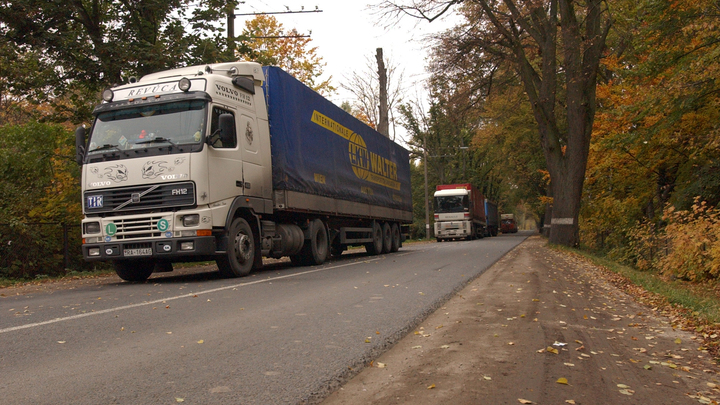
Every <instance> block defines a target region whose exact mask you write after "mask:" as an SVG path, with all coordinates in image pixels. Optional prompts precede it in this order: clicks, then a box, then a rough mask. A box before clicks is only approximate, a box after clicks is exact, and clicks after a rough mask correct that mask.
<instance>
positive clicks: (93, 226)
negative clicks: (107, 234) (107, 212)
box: [83, 222, 100, 234]
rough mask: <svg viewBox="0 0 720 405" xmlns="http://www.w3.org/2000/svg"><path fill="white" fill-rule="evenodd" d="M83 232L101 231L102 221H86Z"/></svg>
mask: <svg viewBox="0 0 720 405" xmlns="http://www.w3.org/2000/svg"><path fill="white" fill-rule="evenodd" d="M83 233H85V234H93V233H100V222H86V223H84V224H83Z"/></svg>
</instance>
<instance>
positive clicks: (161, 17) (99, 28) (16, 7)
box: [0, 0, 229, 123]
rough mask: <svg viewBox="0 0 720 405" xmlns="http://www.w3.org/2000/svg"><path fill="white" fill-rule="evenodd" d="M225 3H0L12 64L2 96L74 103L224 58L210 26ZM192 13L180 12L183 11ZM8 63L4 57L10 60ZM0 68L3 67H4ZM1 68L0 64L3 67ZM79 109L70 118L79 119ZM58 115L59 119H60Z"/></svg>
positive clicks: (1, 29) (82, 113) (2, 47)
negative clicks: (109, 89) (142, 78)
mask: <svg viewBox="0 0 720 405" xmlns="http://www.w3.org/2000/svg"><path fill="white" fill-rule="evenodd" d="M224 4H225V1H221V0H201V2H200V3H199V4H198V3H196V2H192V1H190V0H138V1H131V0H119V1H107V0H88V1H79V0H78V1H60V0H50V1H48V0H16V1H12V2H2V3H0V33H2V39H0V51H2V53H3V56H5V54H9V55H12V56H15V58H17V62H8V63H9V64H8V67H9V68H8V69H2V71H0V75H2V76H3V77H2V78H0V82H6V83H10V84H11V85H6V89H5V91H6V93H7V92H9V93H10V94H13V95H14V96H16V97H19V98H21V99H23V100H27V101H31V102H47V101H49V100H53V102H54V101H55V100H58V99H61V98H63V97H67V102H68V103H70V104H75V105H80V106H82V105H83V104H84V103H85V101H84V99H83V98H84V97H85V96H86V95H87V94H88V93H89V94H92V95H93V96H95V95H96V94H97V93H98V92H99V91H100V90H101V89H102V88H103V87H107V86H111V85H115V84H119V83H121V82H123V81H125V80H126V79H127V78H128V77H130V76H139V75H144V74H146V73H150V72H154V71H158V70H163V69H167V68H173V67H178V66H185V65H189V64H197V63H209V62H217V61H219V60H223V59H225V60H227V58H228V57H229V55H227V54H226V52H225V50H226V49H225V48H224V44H225V41H224V40H223V39H222V32H221V31H220V29H219V28H217V27H215V25H213V23H214V22H215V21H217V20H219V19H220V18H221V16H222V15H223V13H224V11H223V10H224V9H223V6H224ZM191 5H193V6H195V7H193V8H192V9H193V10H194V11H193V12H192V13H190V14H189V15H188V13H187V12H186V10H187V9H188V8H189V7H190V6H191ZM15 58H11V59H7V60H8V61H12V60H13V59H15ZM4 63H5V62H4ZM4 63H3V64H4ZM86 113H87V110H86V109H85V108H80V109H79V110H78V114H77V116H75V117H73V121H75V122H76V123H77V122H82V121H84V120H86V119H87V115H86ZM63 118H64V117H63Z"/></svg>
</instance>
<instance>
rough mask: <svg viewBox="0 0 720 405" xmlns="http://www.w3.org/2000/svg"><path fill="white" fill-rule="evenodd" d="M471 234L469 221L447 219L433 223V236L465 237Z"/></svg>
mask: <svg viewBox="0 0 720 405" xmlns="http://www.w3.org/2000/svg"><path fill="white" fill-rule="evenodd" d="M471 235H472V223H471V222H469V221H447V222H436V223H435V237H436V238H438V239H455V238H467V237H469V236H471Z"/></svg>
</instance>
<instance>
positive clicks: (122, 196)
mask: <svg viewBox="0 0 720 405" xmlns="http://www.w3.org/2000/svg"><path fill="white" fill-rule="evenodd" d="M84 205H85V213H86V214H101V213H112V212H116V213H120V212H128V211H141V210H150V209H157V208H174V207H189V206H194V205H195V184H194V183H193V182H182V183H167V184H155V185H144V186H131V187H123V188H111V189H104V190H93V191H86V192H85V195H84Z"/></svg>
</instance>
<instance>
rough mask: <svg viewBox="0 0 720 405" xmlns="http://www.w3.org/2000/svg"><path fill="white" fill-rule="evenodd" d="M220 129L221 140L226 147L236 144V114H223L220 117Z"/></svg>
mask: <svg viewBox="0 0 720 405" xmlns="http://www.w3.org/2000/svg"><path fill="white" fill-rule="evenodd" d="M218 129H220V134H219V135H220V140H221V141H222V144H223V146H224V147H226V148H228V147H234V146H235V116H234V115H232V114H221V115H220V117H218Z"/></svg>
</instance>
